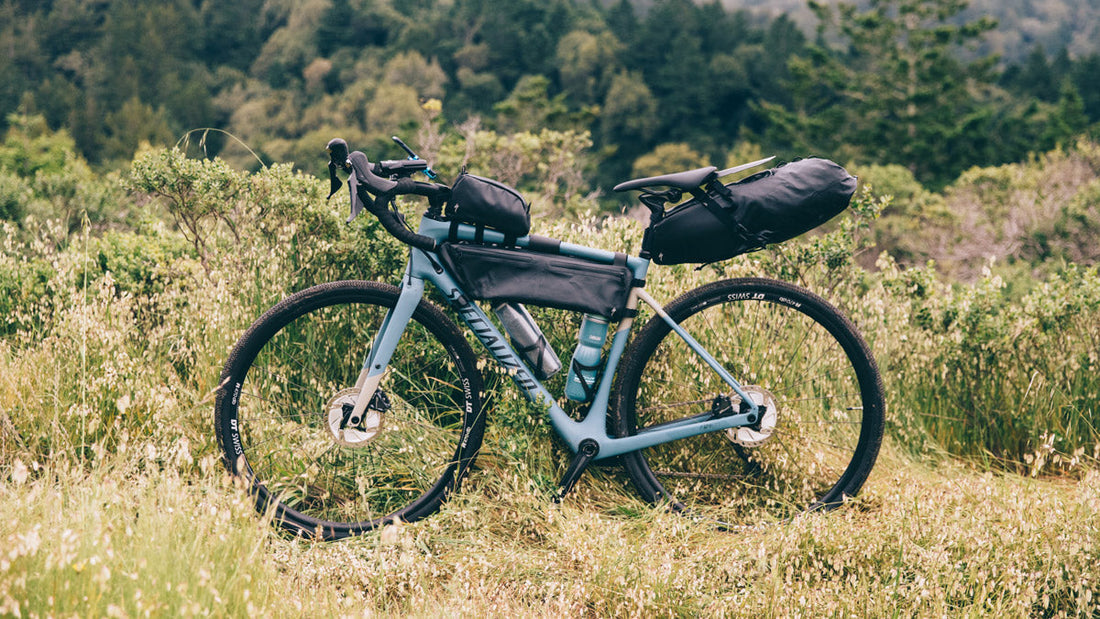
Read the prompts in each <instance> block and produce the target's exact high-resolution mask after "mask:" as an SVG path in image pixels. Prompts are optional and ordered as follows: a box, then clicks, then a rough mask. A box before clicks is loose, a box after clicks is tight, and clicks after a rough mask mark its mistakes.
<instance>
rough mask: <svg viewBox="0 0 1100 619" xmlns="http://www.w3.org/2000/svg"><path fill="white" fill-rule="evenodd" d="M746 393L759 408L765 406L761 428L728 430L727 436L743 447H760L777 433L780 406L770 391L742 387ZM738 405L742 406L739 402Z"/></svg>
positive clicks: (754, 387)
mask: <svg viewBox="0 0 1100 619" xmlns="http://www.w3.org/2000/svg"><path fill="white" fill-rule="evenodd" d="M742 389H743V390H744V392H745V393H747V394H748V396H749V397H750V398H752V401H753V402H756V404H757V405H759V406H764V407H765V409H764V418H763V419H761V420H760V427H759V428H758V429H757V428H750V427H747V426H745V427H740V428H730V429H729V430H726V436H727V437H728V438H729V439H730V440H731V441H733V442H734V443H736V444H738V445H741V446H742V447H759V446H760V445H763V444H764V443H766V442H767V441H768V439H770V438H771V436H772V433H773V432H774V431H775V425H776V423H778V421H779V406H778V405H777V404H776V401H775V396H774V395H772V393H771V392H770V391H768V390H767V389H764V388H763V387H758V386H756V385H748V386H744V387H742ZM737 404H740V402H739V401H737Z"/></svg>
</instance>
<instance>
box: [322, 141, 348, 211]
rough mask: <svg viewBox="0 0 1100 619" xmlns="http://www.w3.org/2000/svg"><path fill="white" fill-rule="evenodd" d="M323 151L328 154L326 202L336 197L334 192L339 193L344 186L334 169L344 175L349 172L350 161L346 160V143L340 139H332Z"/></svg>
mask: <svg viewBox="0 0 1100 619" xmlns="http://www.w3.org/2000/svg"><path fill="white" fill-rule="evenodd" d="M325 150H326V151H327V152H328V182H329V193H328V198H325V200H328V199H329V198H331V197H332V196H334V195H336V192H338V191H340V188H341V187H343V186H344V183H343V182H342V181H341V180H340V178H339V177H338V176H336V168H338V167H339V168H340V169H342V170H343V171H344V172H346V173H350V172H351V161H349V159H348V143H347V142H345V141H344V140H342V139H340V138H333V139H331V140H329V142H328V144H327V145H326V146H325Z"/></svg>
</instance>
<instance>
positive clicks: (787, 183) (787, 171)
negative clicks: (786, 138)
mask: <svg viewBox="0 0 1100 619" xmlns="http://www.w3.org/2000/svg"><path fill="white" fill-rule="evenodd" d="M855 190H856V179H855V177H853V176H852V175H851V174H848V171H847V170H845V169H844V168H843V167H841V166H840V165H838V164H836V163H833V162H832V161H829V160H827V159H817V158H811V159H799V160H796V161H793V162H791V163H788V164H786V165H782V166H779V167H776V168H773V169H771V170H766V171H764V172H761V173H759V174H754V175H753V176H750V177H749V178H746V179H744V180H742V181H740V182H737V183H731V184H729V185H725V186H721V185H718V186H717V187H715V188H712V189H711V190H709V191H707V199H706V200H700V199H698V198H692V199H691V200H688V201H687V202H684V203H683V204H681V205H679V206H676V207H675V208H673V209H671V210H669V211H668V212H667V213H666V214H665V216H664V217H663V218H662V219H661V220H660V221H658V222H657V223H656V224H654V225H653V226H651V227H650V229H649V230H648V231H647V232H648V234H647V235H646V247H645V249H647V250H649V254H650V257H651V258H652V259H653V261H654V262H656V263H657V264H684V263H708V262H717V261H719V260H726V259H728V258H732V257H734V256H737V255H740V254H743V253H745V252H749V251H752V250H755V249H760V248H762V247H764V246H765V245H771V244H775V243H781V242H783V241H786V240H788V239H792V238H794V237H796V236H798V235H800V234H803V233H805V232H808V231H810V230H812V229H814V228H816V227H818V226H820V225H821V224H823V223H825V222H826V221H828V220H830V219H832V218H833V217H835V216H836V215H838V214H839V213H840V212H841V211H843V210H844V209H846V208H848V204H849V203H850V202H851V200H852V195H853V194H854V193H855Z"/></svg>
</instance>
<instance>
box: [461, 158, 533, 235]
mask: <svg viewBox="0 0 1100 619" xmlns="http://www.w3.org/2000/svg"><path fill="white" fill-rule="evenodd" d="M444 214H445V216H446V217H447V219H449V220H451V221H457V222H460V223H464V224H473V225H475V226H484V227H486V228H491V229H493V230H498V231H500V232H503V233H504V234H505V235H507V236H510V237H514V238H519V237H521V236H526V235H527V233H528V232H530V231H531V207H530V205H528V204H527V202H526V201H524V199H523V197H522V196H520V195H519V192H517V191H516V190H515V189H512V188H511V187H509V186H508V185H505V184H504V183H500V182H497V181H494V180H492V179H488V178H482V177H480V176H475V175H473V174H466V173H462V174H460V175H459V176H458V179H456V180H455V182H454V184H453V185H451V198H450V201H449V202H448V203H447V209H446V211H445V213H444Z"/></svg>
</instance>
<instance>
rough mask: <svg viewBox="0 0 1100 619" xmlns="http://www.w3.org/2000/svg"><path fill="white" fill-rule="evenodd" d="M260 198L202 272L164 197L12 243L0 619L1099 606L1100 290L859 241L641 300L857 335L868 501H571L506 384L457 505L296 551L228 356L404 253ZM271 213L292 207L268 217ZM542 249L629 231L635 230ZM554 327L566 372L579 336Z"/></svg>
mask: <svg viewBox="0 0 1100 619" xmlns="http://www.w3.org/2000/svg"><path fill="white" fill-rule="evenodd" d="M146 163H147V164H148V165H146V168H148V170H155V171H158V173H159V171H160V170H161V169H162V168H163V167H164V166H161V165H154V164H155V163H156V162H155V161H153V162H152V163H150V162H146ZM135 169H137V170H140V169H142V168H141V166H138V165H135ZM196 174H199V175H200V176H201V175H202V174H206V175H209V174H211V172H210V171H206V172H203V171H201V170H200V171H199V172H196ZM284 176H285V178H284ZM264 179H266V180H264ZM264 179H256V178H253V179H251V182H249V183H247V184H246V185H245V186H247V187H249V188H250V191H256V190H257V188H261V189H263V188H266V189H265V190H266V191H268V192H269V193H270V194H271V195H266V194H265V195H264V196H252V195H251V194H249V195H247V196H245V197H243V198H239V199H238V202H237V203H235V204H227V205H225V206H227V208H228V207H232V208H229V210H227V211H225V213H224V214H223V215H224V217H227V218H230V219H233V221H234V222H235V223H234V228H233V230H234V233H233V234H230V233H229V232H227V231H226V230H225V229H222V228H221V227H218V225H216V224H217V222H210V221H207V222H205V223H204V227H199V228H196V230H199V231H200V232H201V233H202V234H205V235H207V236H206V237H204V239H205V240H204V241H203V242H205V243H208V245H207V247H208V249H209V253H206V254H203V255H201V256H200V255H199V253H197V252H194V251H192V250H191V249H190V245H189V244H188V243H187V242H185V239H184V238H183V237H181V236H180V235H179V234H178V233H177V232H173V231H171V230H168V229H167V228H165V227H164V226H163V225H161V224H157V223H156V221H155V220H157V218H161V219H163V218H164V215H163V213H160V214H158V213H157V212H156V211H155V210H154V209H153V208H152V206H149V205H148V204H145V203H142V204H141V205H138V204H133V205H129V206H128V207H127V208H132V209H133V210H134V213H140V214H142V216H143V217H149V218H150V219H151V220H154V221H153V222H151V223H149V224H148V225H145V224H143V225H145V228H143V229H140V230H134V231H122V232H111V231H109V232H106V233H104V234H103V235H102V236H101V237H100V238H92V237H91V235H90V234H85V233H83V232H82V233H81V234H79V235H73V236H71V238H69V239H68V241H67V244H63V243H54V242H47V237H42V238H39V237H38V236H35V234H36V233H35V232H34V230H33V229H31V228H26V229H24V228H19V229H17V228H16V227H15V226H14V225H13V224H7V223H0V237H2V238H4V239H5V240H4V242H3V243H2V244H0V302H2V303H8V305H2V304H0V308H13V309H12V310H11V311H10V312H0V319H3V321H4V322H0V329H3V330H2V331H0V616H20V617H30V616H33V617H50V616H118V617H123V616H124V617H138V616H178V615H184V616H194V615H202V616H208V615H213V616H273V617H276V616H294V617H298V616H303V615H310V616H313V615H318V616H329V615H333V616H348V615H367V616H373V615H378V616H394V615H407V616H440V615H444V616H471V615H473V616H483V615H485V616H517V615H518V616H555V617H556V616H562V615H569V616H575V615H585V616H645V617H649V616H700V615H703V616H753V617H756V616H806V617H817V616H837V617H839V616H857V617H867V616H871V617H883V616H901V617H908V616H928V617H933V616H937V617H938V616H952V617H955V616H991V617H1003V616H1009V617H1013V616H1017V617H1029V616H1044V617H1046V616H1049V617H1057V616H1066V617H1071V616H1086V617H1088V616H1091V617H1095V616H1098V615H1100V602H1097V598H1098V597H1100V567H1098V566H1100V517H1098V514H1100V467H1098V466H1097V462H1098V461H1100V432H1098V431H1097V424H1096V423H1095V418H1096V404H1095V402H1096V392H1097V389H1096V385H1097V379H1096V376H1097V375H1098V374H1097V371H1096V370H1097V364H1100V357H1097V354H1096V350H1097V345H1096V344H1097V342H1100V331H1098V325H1100V274H1098V272H1097V270H1096V268H1095V267H1092V268H1077V267H1072V266H1071V267H1068V268H1067V269H1065V270H1064V271H1062V272H1060V273H1058V274H1056V275H1052V276H1051V277H1050V278H1049V280H1048V281H1044V282H1041V283H1036V284H1034V286H1033V287H1032V288H1031V289H1029V290H1027V291H1024V292H1021V293H1019V294H1014V295H1010V294H1009V291H1008V289H1007V288H1008V287H1007V285H1006V284H1005V282H1004V281H1002V280H1001V279H1000V278H999V277H998V276H997V275H996V274H993V273H989V274H988V275H987V276H986V277H983V278H982V279H981V280H979V281H977V282H975V283H971V284H961V283H957V282H956V283H952V282H948V281H945V280H943V279H942V278H940V277H939V276H937V275H936V274H935V272H934V271H933V270H932V269H900V268H899V267H897V266H896V265H893V264H891V263H890V262H889V261H888V260H885V259H883V260H880V264H879V267H878V270H877V271H864V270H862V269H860V268H858V267H857V266H855V265H854V264H853V263H852V261H851V256H852V255H853V254H854V253H856V251H857V249H858V239H855V238H853V235H856V234H857V233H858V232H859V231H858V230H857V229H856V228H857V227H858V226H856V227H852V226H853V225H855V224H851V225H850V224H849V223H845V222H842V226H841V227H840V228H839V229H838V230H837V231H836V232H835V233H833V234H831V235H828V236H818V237H813V238H812V239H809V240H807V241H806V242H799V243H792V244H790V246H789V247H786V248H784V249H783V250H782V251H778V252H772V253H769V252H760V253H754V254H750V255H747V256H744V257H742V258H739V259H737V260H734V261H730V262H728V263H724V264H722V265H721V266H711V267H708V268H706V269H703V270H695V269H694V267H693V266H690V265H682V266H677V267H671V268H660V269H654V270H653V271H651V272H650V274H649V276H648V278H647V279H648V283H647V290H649V291H650V293H651V294H653V295H654V296H655V297H657V298H658V299H662V300H665V301H668V300H670V299H672V298H673V297H675V296H676V295H677V294H679V293H680V292H683V291H684V290H687V289H689V288H692V287H695V286H697V285H700V284H702V283H705V282H710V281H714V280H715V279H718V278H720V277H738V276H745V275H769V276H776V277H780V278H784V279H788V280H794V281H798V282H801V283H804V284H806V285H807V286H808V287H809V288H811V289H812V290H814V291H816V292H819V293H821V294H823V295H824V296H826V297H828V298H829V299H830V300H832V301H833V302H834V303H836V304H837V305H838V306H840V307H841V308H842V309H843V311H844V312H845V313H846V314H848V315H849V316H851V317H852V319H853V320H854V321H855V322H856V323H857V324H858V325H859V327H860V328H861V329H862V330H863V333H864V334H865V336H866V337H867V339H868V341H869V343H870V344H871V347H872V349H873V350H874V351H875V355H876V357H877V358H878V361H879V364H880V368H881V369H882V374H883V379H884V383H885V388H886V391H887V409H888V427H887V442H886V444H885V446H884V450H883V453H882V455H881V456H880V460H879V463H878V465H877V466H876V467H875V469H874V471H873V472H872V474H871V477H870V480H869V481H868V483H867V485H866V486H865V488H864V491H863V493H862V494H861V495H860V497H859V498H858V499H856V500H854V501H853V502H851V503H850V504H848V505H846V506H844V507H842V508H841V509H839V510H837V511H835V512H832V513H829V514H811V515H806V516H802V517H799V518H796V519H795V520H793V521H791V522H789V523H786V524H780V525H774V526H769V527H764V528H759V529H749V530H743V531H739V532H736V533H724V532H719V531H715V530H714V529H713V527H711V526H709V525H707V524H705V523H700V522H694V521H691V520H688V519H686V518H681V517H679V516H676V515H673V514H669V513H666V512H665V511H663V510H662V509H660V508H655V507H651V506H649V505H646V504H645V503H643V502H642V501H640V500H639V499H638V498H637V497H636V496H635V495H634V493H633V491H632V489H631V488H630V487H629V482H627V481H626V479H625V476H624V475H623V474H621V473H619V472H616V471H615V470H613V469H606V468H597V469H595V470H594V471H592V472H591V473H590V474H587V475H586V476H585V477H584V478H583V479H582V480H581V483H580V484H579V486H578V488H577V490H576V491H575V493H574V494H572V495H570V497H569V498H568V500H567V501H566V502H565V504H563V505H560V506H555V505H553V504H552V503H551V502H550V500H549V497H550V495H551V494H552V492H553V489H554V487H555V484H556V482H557V481H558V479H560V477H561V474H562V473H563V471H564V469H565V467H566V465H567V460H568V459H567V457H566V454H565V450H564V448H563V447H562V446H561V445H560V443H559V442H558V441H556V440H555V439H554V438H553V436H552V431H551V430H550V428H549V426H548V424H547V422H546V420H545V419H544V417H543V416H542V415H541V414H540V413H539V412H538V411H536V410H534V409H532V408H531V407H529V406H527V405H526V404H525V403H524V402H523V401H522V396H520V395H519V393H518V391H516V390H515V389H514V388H511V387H506V388H503V389H500V388H494V389H496V391H495V392H494V396H493V400H492V402H493V404H492V410H491V413H490V418H489V419H490V422H489V428H488V433H487V435H486V438H485V443H484V446H483V450H482V454H481V456H480V457H479V459H478V468H477V469H476V470H475V471H474V473H473V475H472V476H471V478H470V480H469V481H468V483H467V484H466V485H464V486H463V489H462V491H461V492H459V493H458V494H457V495H456V496H454V497H453V498H452V500H451V501H450V502H448V503H447V504H445V505H444V508H443V510H442V511H441V512H440V513H438V514H436V515H434V516H432V517H430V518H428V519H426V520H424V521H421V522H417V523H412V524H404V525H394V526H391V527H389V528H387V529H384V530H383V531H381V532H379V533H377V534H373V535H368V536H364V537H362V538H358V539H353V540H349V541H346V542H341V543H335V544H315V543H311V542H308V541H303V540H298V539H294V538H288V537H286V536H284V535H283V534H282V533H280V532H279V531H278V530H277V529H276V528H275V527H272V526H270V523H269V522H268V521H267V519H266V518H264V517H263V516H261V515H257V514H256V513H255V512H254V510H253V508H252V504H251V500H250V499H249V498H248V497H247V495H246V494H245V493H244V491H243V490H242V489H241V488H239V487H238V486H237V485H235V484H234V483H233V481H232V480H230V479H229V478H228V477H227V476H226V474H225V473H224V470H223V468H222V466H221V464H220V461H219V460H218V456H217V451H216V450H217V447H216V444H215V440H214V438H213V427H212V426H213V423H212V417H213V414H212V408H213V406H212V403H213V402H212V400H213V398H212V395H211V392H212V389H214V387H215V386H216V382H217V377H218V375H219V371H220V368H221V364H222V363H223V362H224V359H225V357H226V355H227V353H228V350H229V348H230V347H231V346H232V344H233V342H234V341H235V339H236V338H237V337H239V335H240V334H241V333H242V332H243V331H244V329H245V328H246V327H247V325H248V324H249V323H250V322H251V321H252V320H253V319H254V318H255V317H256V316H258V315H259V314H260V313H261V312H262V311H263V310H264V309H265V308H267V307H269V306H270V305H272V304H273V303H274V302H275V301H276V300H277V299H278V298H279V297H281V296H282V295H284V294H286V293H288V292H290V291H293V290H298V289H301V288H304V287H305V286H307V285H309V284H312V283H317V282H319V281H327V280H331V279H334V278H337V277H349V278H351V277H362V278H367V279H380V280H384V281H393V280H395V279H396V277H397V273H398V272H399V269H400V267H399V265H400V264H401V261H402V260H403V258H404V255H405V253H404V251H403V250H402V248H400V247H396V243H395V242H389V241H386V240H385V239H383V238H382V237H381V236H380V235H381V233H380V232H379V230H378V229H377V227H376V226H375V227H374V228H371V226H372V225H374V224H372V223H371V222H370V221H360V222H359V224H360V225H361V226H362V227H346V226H342V224H340V218H339V217H338V216H337V215H334V214H332V213H331V212H330V211H332V205H327V206H326V205H325V203H324V202H323V196H321V195H320V191H319V190H318V189H317V187H315V186H314V185H316V184H317V183H316V180H315V179H304V178H299V177H292V176H289V173H286V174H283V176H279V175H278V174H275V175H273V176H271V177H270V178H268V177H264ZM261 180H262V182H260V181H261ZM176 182H178V179H173V178H169V179H168V180H167V181H165V183H166V184H168V185H171V184H172V183H176ZM151 193H152V192H151V191H148V190H147V191H146V194H151ZM146 194H143V195H146ZM272 196H275V198H278V199H275V198H273V197H272ZM280 196H281V197H280ZM253 198H255V199H253ZM211 199H213V198H211ZM261 203H262V204H269V203H270V204H281V205H284V206H285V208H282V209H281V210H278V212H275V213H268V212H262V211H257V212H253V211H251V210H249V209H251V208H254V206H255V205H256V204H261ZM146 207H148V208H146ZM142 209H146V210H142ZM200 210H201V209H200ZM326 213H328V215H327V219H326V215H325V214H326ZM234 218H235V219H234ZM361 219H362V218H361ZM307 230H308V231H320V232H317V233H316V234H313V233H312V232H311V233H310V234H303V233H302V231H307ZM539 232H540V233H543V234H549V235H551V236H555V237H560V238H565V239H567V240H570V241H572V242H576V243H580V244H584V245H590V246H598V247H620V248H623V249H628V250H629V249H634V250H636V249H637V245H638V242H639V240H640V227H639V226H637V225H636V224H633V223H631V222H629V221H626V220H617V221H612V222H606V223H604V224H603V225H601V226H595V225H587V224H586V225H573V224H568V223H561V224H557V225H556V226H550V225H547V226H545V227H543V228H541V229H540V230H539ZM17 233H18V234H17ZM237 233H239V234H240V235H241V238H240V240H239V242H238V239H237V236H236V235H237ZM47 236H48V235H47ZM299 237H302V238H308V239H311V242H308V243H305V242H303V243H301V244H298V242H297V241H296V240H295V239H297V238H299ZM49 238H52V237H49ZM314 239H315V241H314ZM363 239H369V240H368V241H364V240H363ZM9 302H10V303H9ZM535 314H536V319H537V320H539V321H540V324H542V325H543V327H544V328H545V330H546V332H547V335H548V337H549V339H550V341H551V343H552V344H553V345H554V347H555V348H556V350H557V351H558V353H559V354H560V355H561V356H563V358H564V357H567V355H568V353H569V351H571V350H572V346H574V345H575V341H576V340H575V334H576V323H575V321H572V322H570V321H568V320H567V321H556V320H554V319H553V318H554V316H555V315H554V314H544V313H542V312H540V311H536V312H535ZM486 374H487V375H486V378H487V379H489V382H490V383H491V384H494V385H495V384H496V383H498V382H500V380H498V379H501V377H500V376H497V375H493V374H490V373H488V372H486Z"/></svg>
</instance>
